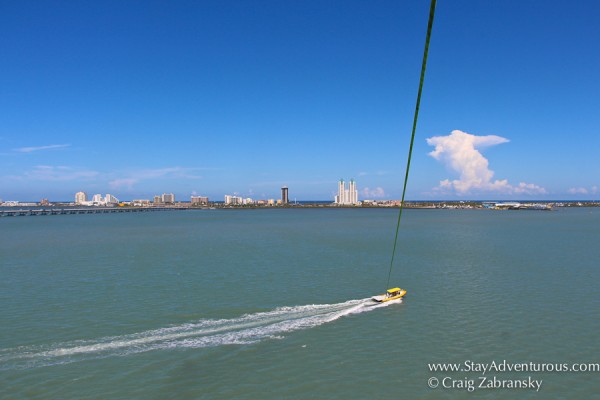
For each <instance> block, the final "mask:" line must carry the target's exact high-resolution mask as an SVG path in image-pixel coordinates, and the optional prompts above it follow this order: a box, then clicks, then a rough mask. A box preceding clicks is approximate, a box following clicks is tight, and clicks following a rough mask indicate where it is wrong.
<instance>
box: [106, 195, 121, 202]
mask: <svg viewBox="0 0 600 400" xmlns="http://www.w3.org/2000/svg"><path fill="white" fill-rule="evenodd" d="M104 203H106V204H118V203H119V199H117V198H116V197H115V196H113V195H112V194H110V193H106V197H105V198H104Z"/></svg>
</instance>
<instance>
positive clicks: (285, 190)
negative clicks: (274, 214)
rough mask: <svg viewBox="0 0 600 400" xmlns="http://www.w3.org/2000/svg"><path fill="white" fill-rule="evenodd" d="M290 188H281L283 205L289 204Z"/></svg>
mask: <svg viewBox="0 0 600 400" xmlns="http://www.w3.org/2000/svg"><path fill="white" fill-rule="evenodd" d="M288 203H289V200H288V188H287V186H284V187H282V188H281V204H288Z"/></svg>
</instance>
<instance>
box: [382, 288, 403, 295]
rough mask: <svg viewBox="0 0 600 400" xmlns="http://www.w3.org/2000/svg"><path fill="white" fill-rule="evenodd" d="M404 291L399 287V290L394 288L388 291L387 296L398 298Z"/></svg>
mask: <svg viewBox="0 0 600 400" xmlns="http://www.w3.org/2000/svg"><path fill="white" fill-rule="evenodd" d="M401 291H402V289H400V288H399V287H397V288H392V289H388V290H387V293H386V294H385V295H386V296H387V297H394V296H398V295H399V294H400V292H401Z"/></svg>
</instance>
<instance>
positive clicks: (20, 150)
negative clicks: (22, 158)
mask: <svg viewBox="0 0 600 400" xmlns="http://www.w3.org/2000/svg"><path fill="white" fill-rule="evenodd" d="M69 146H71V145H70V144H50V145H47V146H31V147H19V148H18V149H13V151H16V152H17V153H33V152H35V151H40V150H53V149H62V148H65V147H69Z"/></svg>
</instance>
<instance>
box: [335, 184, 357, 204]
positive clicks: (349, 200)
mask: <svg viewBox="0 0 600 400" xmlns="http://www.w3.org/2000/svg"><path fill="white" fill-rule="evenodd" d="M335 204H339V205H356V204H358V190H357V189H356V182H355V181H354V179H350V183H349V185H348V189H346V184H345V183H344V180H343V179H340V181H339V182H338V194H337V196H335Z"/></svg>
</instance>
